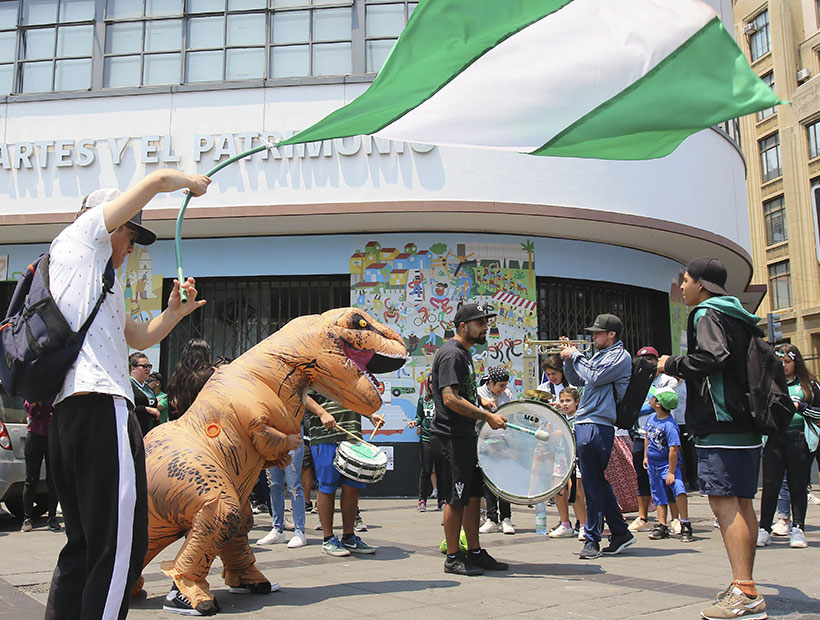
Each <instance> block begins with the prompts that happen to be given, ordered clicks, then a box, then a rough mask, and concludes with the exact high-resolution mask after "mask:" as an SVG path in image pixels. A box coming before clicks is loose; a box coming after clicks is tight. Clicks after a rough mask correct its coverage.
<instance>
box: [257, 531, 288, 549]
mask: <svg viewBox="0 0 820 620" xmlns="http://www.w3.org/2000/svg"><path fill="white" fill-rule="evenodd" d="M283 542H285V533H284V532H283V531H281V530H277V529H276V528H273V529H272V530H271V531H270V532H268V533H267V535H265V536H263V537H262V538H260V539H259V540H257V541H256V544H257V545H275V544H277V543H283Z"/></svg>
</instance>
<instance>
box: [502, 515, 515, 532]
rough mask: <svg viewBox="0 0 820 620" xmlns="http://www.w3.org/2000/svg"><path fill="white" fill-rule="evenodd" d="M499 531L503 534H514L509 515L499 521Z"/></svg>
mask: <svg viewBox="0 0 820 620" xmlns="http://www.w3.org/2000/svg"><path fill="white" fill-rule="evenodd" d="M501 531H502V532H504V533H505V534H515V528H514V527H513V524H512V521H510V519H509V517H508V518H506V519H504V520H503V521H502V522H501Z"/></svg>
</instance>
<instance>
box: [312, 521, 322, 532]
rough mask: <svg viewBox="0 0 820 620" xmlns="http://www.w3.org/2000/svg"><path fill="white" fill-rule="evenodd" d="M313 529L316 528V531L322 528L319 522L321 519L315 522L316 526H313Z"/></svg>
mask: <svg viewBox="0 0 820 620" xmlns="http://www.w3.org/2000/svg"><path fill="white" fill-rule="evenodd" d="M313 529H314V530H316V531H317V532H318V531H319V530H321V529H322V522H321V521H319V522H318V523H317V524H316V527H314V528H313Z"/></svg>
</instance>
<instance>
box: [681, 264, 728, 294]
mask: <svg viewBox="0 0 820 620" xmlns="http://www.w3.org/2000/svg"><path fill="white" fill-rule="evenodd" d="M686 271H687V272H689V275H690V276H692V277H693V278H695V279H696V280H698V281H699V282H700V284H701V286H703V288H705V289H706V290H707V291H709V292H710V293H713V294H715V295H728V294H729V293H727V292H726V289H725V288H724V287H725V286H726V278H727V277H728V274H727V272H726V265H724V264H723V261H722V260H720V259H719V258H715V257H714V256H700V257H698V258H695V259H692V260H691V261H690V262H689V264H688V265H686Z"/></svg>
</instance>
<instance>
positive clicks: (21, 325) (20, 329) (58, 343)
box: [0, 253, 114, 402]
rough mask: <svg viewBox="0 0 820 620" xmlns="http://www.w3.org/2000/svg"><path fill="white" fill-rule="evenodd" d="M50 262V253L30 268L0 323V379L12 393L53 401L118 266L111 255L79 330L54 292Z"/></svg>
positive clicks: (38, 400) (111, 283) (22, 276)
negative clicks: (75, 327) (73, 324)
mask: <svg viewBox="0 0 820 620" xmlns="http://www.w3.org/2000/svg"><path fill="white" fill-rule="evenodd" d="M48 264H49V255H48V253H45V254H43V255H42V256H40V258H38V259H37V260H36V261H35V262H34V264H32V265H29V266H28V268H26V270H25V271H24V272H23V274H22V275H21V276H20V279H19V280H18V282H17V286H16V287H15V289H14V294H13V295H12V297H11V302H10V303H9V308H8V311H7V316H6V318H5V319H4V320H3V323H2V324H0V354H2V358H3V359H2V362H0V382H2V384H3V387H4V388H5V390H6V392H7V393H8V394H9V395H11V396H21V397H22V398H24V399H26V400H27V401H29V402H44V401H48V400H53V399H54V397H55V396H56V395H57V393H58V392H59V391H60V389H61V388H62V387H63V382H64V381H65V376H66V374H68V370H69V369H70V368H71V365H72V364H73V363H74V361H75V360H76V359H77V356H78V355H79V354H80V348H81V347H82V346H83V341H84V340H85V334H86V332H88V328H89V327H90V326H91V322H92V321H93V320H94V317H95V316H97V311H98V310H99V309H100V306H101V305H102V302H103V300H104V299H105V296H106V295H107V294H108V293H110V292H111V291H112V287H113V285H114V267H113V265H112V264H111V261H110V260H109V261H108V265H107V266H106V269H105V273H104V274H103V290H102V293H101V294H100V297H99V299H98V300H97V303H96V305H95V306H94V310H92V312H91V315H90V316H89V317H88V318H87V319H86V321H85V323H83V325H82V327H80V329H79V331H76V332H75V331H73V330H72V329H71V326H70V325H69V324H68V321H66V319H65V317H64V316H63V313H62V312H60V309H59V308H58V307H57V302H55V301H54V298H53V297H52V296H51V291H50V290H49V286H48V283H49V276H48Z"/></svg>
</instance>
